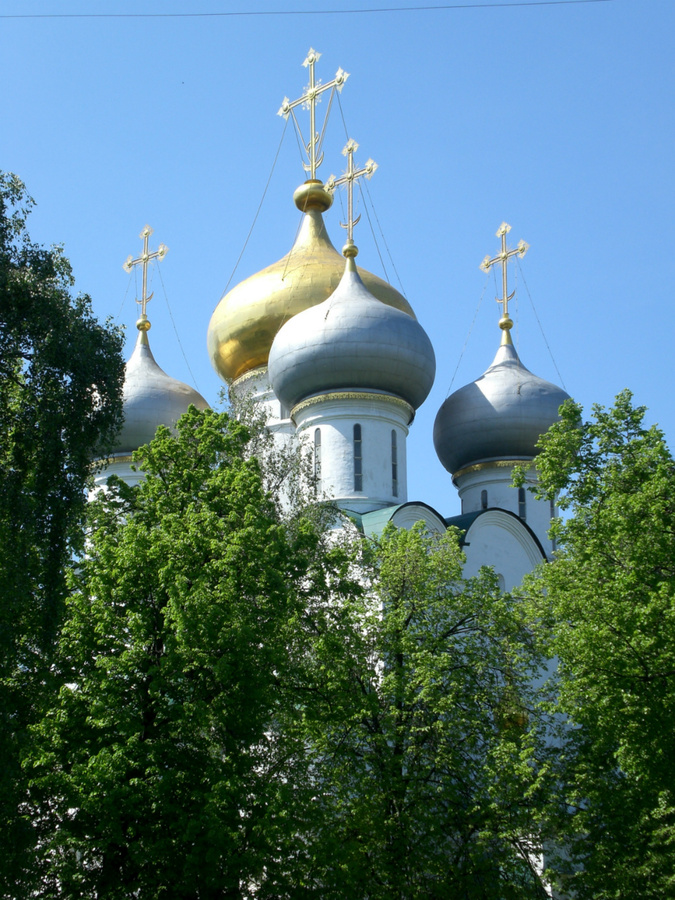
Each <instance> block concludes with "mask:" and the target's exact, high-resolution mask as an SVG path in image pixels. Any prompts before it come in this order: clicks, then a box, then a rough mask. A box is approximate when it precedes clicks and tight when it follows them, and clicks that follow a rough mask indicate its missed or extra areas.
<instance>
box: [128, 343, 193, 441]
mask: <svg viewBox="0 0 675 900" xmlns="http://www.w3.org/2000/svg"><path fill="white" fill-rule="evenodd" d="M190 404H193V405H194V406H196V407H197V409H208V408H209V405H208V403H207V402H206V400H205V399H204V398H203V397H202V395H201V394H200V393H199V392H198V391H196V390H194V388H191V387H190V386H189V385H187V384H183V382H182V381H176V379H175V378H171V377H169V375H167V374H166V372H164V371H163V370H162V369H160V367H159V366H158V365H157V363H156V362H155V358H154V356H153V355H152V350H151V349H150V344H149V342H148V335H147V331H139V334H138V339H137V341H136V346H135V347H134V352H133V353H132V354H131V358H130V359H129V362H128V363H127V366H126V375H125V378H124V425H123V427H122V431H121V432H120V435H119V437H118V439H117V442H116V445H115V449H114V451H113V453H114V454H117V455H119V454H130V453H133V451H134V450H137V449H138V448H139V447H141V446H142V445H143V444H147V443H148V442H149V441H151V440H152V439H153V438H154V436H155V432H156V431H157V428H158V426H159V425H166V426H167V427H169V428H171V427H172V426H173V425H175V424H176V422H177V421H178V419H179V418H180V417H181V416H182V415H183V413H185V412H187V409H188V406H190Z"/></svg>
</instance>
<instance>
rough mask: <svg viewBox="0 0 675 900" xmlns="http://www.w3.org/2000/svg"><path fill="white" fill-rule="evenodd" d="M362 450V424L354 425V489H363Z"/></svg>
mask: <svg viewBox="0 0 675 900" xmlns="http://www.w3.org/2000/svg"><path fill="white" fill-rule="evenodd" d="M361 454H362V450H361V426H360V425H355V426H354V490H355V491H362V490H363V457H362V455H361Z"/></svg>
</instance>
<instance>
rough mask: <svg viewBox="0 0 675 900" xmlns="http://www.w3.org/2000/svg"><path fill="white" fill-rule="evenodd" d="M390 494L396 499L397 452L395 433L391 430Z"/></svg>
mask: <svg viewBox="0 0 675 900" xmlns="http://www.w3.org/2000/svg"><path fill="white" fill-rule="evenodd" d="M391 493H392V495H393V496H394V497H398V452H397V449H396V432H395V431H394V429H393V428H392V430H391Z"/></svg>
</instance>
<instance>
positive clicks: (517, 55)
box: [0, 0, 675, 515]
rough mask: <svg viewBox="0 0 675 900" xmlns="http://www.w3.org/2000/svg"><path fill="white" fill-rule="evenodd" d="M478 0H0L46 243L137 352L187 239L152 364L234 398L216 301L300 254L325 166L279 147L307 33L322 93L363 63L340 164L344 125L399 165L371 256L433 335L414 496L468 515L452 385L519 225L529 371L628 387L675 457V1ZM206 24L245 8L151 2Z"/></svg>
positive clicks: (360, 156)
mask: <svg viewBox="0 0 675 900" xmlns="http://www.w3.org/2000/svg"><path fill="white" fill-rule="evenodd" d="M465 4H466V7H467V8H455V9H449V8H446V9H430V8H428V7H430V6H433V5H434V4H433V2H426V0H425V2H424V3H421V2H416V0H402V2H401V0H388V2H387V3H380V2H377V0H376V2H374V3H368V4H365V3H361V2H358V3H356V2H349V3H348V4H346V8H350V9H366V7H367V6H368V7H369V8H371V9H374V8H375V7H379V8H384V7H385V6H386V7H387V8H388V9H389V10H390V11H388V12H374V11H373V12H352V13H343V14H338V13H335V12H334V13H326V14H323V13H321V12H320V11H321V10H335V9H337V4H336V3H335V2H333V0H314V2H313V3H310V2H306V0H290V2H288V3H279V2H276V0H264V2H261V3H260V4H258V3H257V2H256V0H253V2H248V3H244V2H243V0H239V2H229V3H224V2H216V0H193V2H192V3H190V4H189V3H188V2H187V0H180V2H179V0H161V2H159V0H137V2H135V3H133V4H132V3H131V2H129V0H106V2H91V0H60V2H56V0H54V2H47V0H4V2H2V3H0V72H1V75H2V83H3V84H4V86H5V87H4V90H3V92H2V100H1V103H2V122H3V127H2V131H1V132H0V168H2V169H4V170H8V171H14V172H16V173H17V174H18V175H19V176H20V177H21V178H22V179H23V180H24V181H25V182H26V184H27V186H28V189H29V191H30V193H31V194H32V195H33V197H34V198H35V199H36V201H37V208H36V210H35V212H34V213H33V215H32V216H31V220H30V228H31V232H32V235H33V237H34V238H35V239H36V240H39V241H40V242H43V243H47V244H51V243H62V244H63V245H64V246H65V252H66V254H67V256H68V257H69V258H70V260H71V262H72V265H73V269H74V274H75V278H76V286H77V289H78V290H79V291H82V292H86V293H88V294H90V295H91V296H92V298H93V302H94V308H95V310H96V312H97V314H98V315H99V316H101V317H106V316H112V317H113V318H115V319H117V320H118V321H120V322H121V323H123V324H125V325H126V326H127V333H128V336H129V341H133V339H134V337H135V329H134V322H135V320H136V317H137V310H136V307H135V304H134V298H135V292H136V281H135V278H134V276H128V275H127V274H126V273H125V272H124V271H123V269H122V263H123V262H124V260H125V259H126V258H127V256H128V255H129V254H130V253H131V254H134V255H137V254H138V252H139V251H140V249H141V241H140V239H139V238H138V234H139V232H140V231H141V228H142V227H143V226H144V225H145V224H146V222H147V223H149V224H150V225H151V226H152V227H153V228H154V230H155V234H154V235H153V238H152V240H151V247H156V246H157V244H158V243H159V242H163V243H165V244H167V245H168V247H169V254H168V255H167V257H166V259H165V260H164V262H163V263H162V264H161V281H160V279H159V277H158V275H157V272H155V273H154V278H153V283H152V287H153V288H154V290H155V298H154V299H153V301H152V303H151V304H150V306H149V308H148V315H149V317H150V319H151V321H152V331H151V333H150V338H151V344H152V347H153V351H154V353H155V357H156V358H157V361H158V362H159V364H160V365H161V366H162V367H163V368H164V369H165V370H166V371H168V372H169V374H171V375H173V376H174V377H177V378H180V379H182V380H184V381H188V382H191V383H196V385H197V387H198V389H199V390H200V391H201V392H202V393H203V394H204V396H205V397H206V398H207V399H208V400H209V401H210V402H213V403H215V402H216V399H217V396H218V391H219V387H220V382H219V380H218V378H217V376H216V375H215V373H214V372H213V371H212V369H211V366H210V363H209V361H208V358H207V355H206V349H205V341H206V329H207V326H208V322H209V319H210V317H211V313H212V311H213V309H214V308H215V306H216V304H217V302H218V300H219V298H220V296H221V295H222V293H223V291H224V289H225V287H226V286H227V285H228V283H230V282H231V285H230V286H232V285H234V284H235V283H236V282H237V281H239V280H242V279H243V278H245V277H247V276H248V275H250V274H252V273H253V272H255V271H257V270H259V269H261V268H262V267H264V266H265V265H268V264H269V263H271V262H274V261H275V260H277V259H279V258H280V257H281V256H283V255H284V254H285V253H286V252H287V251H288V249H289V248H290V246H291V244H292V242H293V239H294V236H295V232H296V229H297V226H298V219H299V213H298V211H297V210H296V209H295V207H294V205H293V202H292V193H293V190H294V188H295V187H296V186H297V185H298V184H300V183H301V181H302V180H303V179H304V173H303V170H302V166H301V161H300V156H299V152H298V148H297V142H296V140H295V138H294V136H293V134H292V131H291V129H290V128H289V129H288V130H287V131H286V134H285V137H284V140H283V143H282V144H281V148H280V150H279V144H280V141H281V138H282V134H283V132H284V122H283V120H282V119H281V118H280V117H278V116H277V115H276V112H277V110H278V108H279V106H280V104H281V101H282V100H283V98H284V96H288V97H290V98H291V99H294V98H295V97H297V96H299V94H300V93H301V92H302V90H303V89H304V87H305V85H306V83H307V71H306V69H304V68H303V67H302V62H303V60H304V59H305V56H306V54H307V51H308V49H309V48H310V47H314V48H315V49H316V50H318V51H320V52H321V54H322V56H321V59H320V61H319V63H318V66H317V75H318V77H319V78H321V79H322V80H323V81H328V80H330V79H331V78H333V76H334V75H335V72H336V70H337V69H338V67H342V68H343V69H345V70H346V71H347V72H349V73H350V78H349V80H348V82H347V84H346V86H345V88H344V90H343V92H342V95H341V98H340V100H341V107H340V108H335V107H334V109H333V113H332V116H331V120H330V123H329V126H328V129H327V133H326V140H325V144H324V149H325V162H324V164H323V166H322V167H321V169H320V170H319V175H320V176H321V177H323V178H324V179H326V178H327V177H328V176H329V175H330V174H336V175H339V174H341V173H342V172H343V171H344V167H345V161H344V158H343V156H342V155H341V152H340V151H341V149H342V147H343V146H344V144H345V141H346V137H347V135H348V136H349V137H352V138H354V139H355V140H356V141H358V143H359V144H360V150H359V152H358V153H357V155H356V158H355V159H356V162H357V164H361V165H362V164H363V163H364V162H365V161H366V159H367V158H368V157H372V158H373V159H375V160H376V161H377V163H378V164H379V168H378V170H377V172H376V173H375V175H374V176H373V178H372V180H371V181H370V182H368V195H367V196H368V198H369V202H370V205H369V207H368V209H369V212H370V216H368V215H366V214H365V210H364V208H363V207H359V208H358V209H357V212H364V215H363V216H362V220H361V224H360V225H359V226H358V227H357V229H356V232H355V240H356V243H357V244H358V246H359V248H360V255H359V263H360V264H362V265H363V266H364V267H365V268H368V269H370V270H371V271H374V272H376V273H378V274H380V275H382V276H383V277H386V278H388V280H389V281H391V282H392V283H393V284H395V285H396V286H397V287H398V288H399V289H401V290H403V292H404V293H405V295H406V296H407V298H408V300H409V301H410V303H411V304H412V306H413V308H414V309H415V311H416V313H417V316H418V318H419V320H420V322H421V323H422V325H423V326H424V327H425V329H426V330H427V332H428V333H429V335H430V337H431V339H432V341H433V343H434V347H435V350H436V356H437V375H436V383H435V386H434V389H433V391H432V393H431V395H430V397H429V399H428V400H427V402H426V403H425V405H424V406H423V407H422V408H421V409H420V411H419V412H418V415H417V418H416V420H415V422H414V424H413V426H412V429H411V435H410V438H409V445H408V453H409V463H408V480H409V497H410V499H420V500H423V501H425V502H427V503H430V504H431V505H432V506H434V507H436V508H437V509H439V510H440V511H441V512H443V513H445V514H447V515H450V514H453V513H455V512H457V511H458V504H457V501H456V499H455V491H454V489H453V487H452V483H451V480H450V476H449V475H448V474H447V473H446V472H445V470H444V469H442V467H441V466H440V463H438V461H437V459H436V456H435V453H434V450H433V444H432V437H431V435H432V428H433V421H434V418H435V415H436V412H437V410H438V408H439V406H440V405H441V403H442V402H443V400H444V398H445V397H446V395H447V393H448V391H449V390H450V388H451V385H452V389H453V390H454V389H456V388H458V387H460V386H461V385H462V384H464V383H466V382H468V381H471V380H473V379H474V378H476V377H477V376H478V375H480V374H481V373H482V372H483V371H484V370H485V369H486V368H487V366H488V365H489V363H490V362H491V360H492V357H493V355H494V353H495V351H496V348H497V345H498V341H499V330H498V327H497V321H498V318H499V307H498V306H497V304H496V303H495V302H494V297H495V296H496V289H495V284H494V280H493V277H492V275H490V276H488V278H487V279H486V276H485V275H484V274H483V273H482V272H481V271H480V269H479V264H480V262H481V260H482V259H483V257H484V256H485V255H486V254H494V253H495V252H496V251H497V249H498V239H497V238H496V237H495V232H496V230H497V227H498V226H499V224H500V223H501V222H502V221H503V220H506V221H507V222H510V223H511V225H512V226H513V230H512V232H511V234H510V236H509V237H510V239H511V245H513V246H515V244H516V243H517V242H518V240H519V239H521V238H523V239H524V240H526V241H527V242H528V243H529V244H530V245H531V249H530V250H529V252H528V254H527V256H526V257H525V259H524V260H523V261H522V262H521V264H520V266H521V271H518V272H517V273H515V272H511V273H510V275H509V278H510V286H515V287H516V288H517V297H516V299H515V301H514V302H513V303H512V306H511V311H512V315H513V318H514V319H515V321H516V325H515V327H514V332H513V335H514V340H515V342H516V345H517V347H518V350H519V352H520V355H521V358H522V360H523V362H524V363H525V365H527V366H528V368H530V369H531V370H532V371H534V372H536V373H537V374H538V375H540V376H542V377H544V378H547V379H549V380H551V381H555V382H557V383H560V382H561V378H562V381H563V383H564V385H565V387H566V389H567V391H568V392H569V393H570V394H571V395H572V396H574V397H575V398H576V399H577V400H579V401H580V402H581V403H583V404H584V406H585V407H586V408H588V407H590V405H591V404H592V403H594V402H599V403H602V404H605V405H606V404H610V403H611V402H612V400H613V397H614V396H615V394H616V393H618V392H619V391H620V390H621V389H623V388H624V387H629V388H630V389H631V390H633V392H634V394H635V397H636V400H637V402H639V403H642V404H645V405H647V406H648V407H649V415H648V421H649V422H650V423H651V422H658V423H659V424H660V425H661V427H662V428H663V429H664V430H665V432H666V435H667V436H668V438H669V440H670V443H671V446H672V443H673V438H674V437H675V405H674V404H673V396H672V394H673V387H672V386H673V380H674V379H673V374H672V364H671V346H672V332H673V305H674V301H673V297H672V287H671V286H670V285H669V284H668V280H667V275H668V272H669V271H671V270H672V254H673V250H674V248H675V240H674V238H675V227H674V224H675V203H674V202H673V201H674V199H675V190H674V187H675V176H674V174H673V173H674V171H675V166H674V164H673V149H674V140H673V138H674V131H675V128H674V124H673V108H674V99H675V98H674V87H675V71H674V65H673V49H674V41H675V39H674V35H675V3H674V2H673V0H608V2H594V3H560V4H548V5H538V6H533V5H528V6H525V5H509V4H508V2H507V3H506V4H505V5H504V6H501V7H498V6H492V7H488V6H485V5H481V3H479V2H476V3H474V2H472V0H465ZM438 5H439V6H440V5H441V4H438ZM446 5H450V4H446ZM404 6H405V7H417V8H416V9H406V10H402V9H400V7H404ZM394 7H399V9H394ZM422 7H427V8H422ZM288 11H291V13H290V14H289V13H288ZM195 12H200V13H229V15H218V16H214V15H204V16H193V17H186V16H176V17H171V16H164V17H144V16H142V15H139V13H155V14H157V13H195ZM79 13H90V14H91V13H98V14H101V16H102V17H99V18H80V17H76V14H79ZM234 13H249V14H248V15H235V14H234ZM250 13H256V14H254V15H251V14H250ZM257 13H261V14H257ZM263 13H264V14H263ZM47 14H60V15H61V17H60V18H46V17H45V18H43V17H40V16H45V15H47ZM64 14H70V15H66V17H64ZM103 14H106V15H105V16H103ZM110 14H120V15H119V16H114V17H109V16H110ZM124 14H126V15H124ZM129 14H131V15H129ZM15 15H16V16H19V15H21V16H24V18H14V17H12V16H15ZM27 16H32V17H27ZM323 109H325V104H324V105H323V107H322V106H320V107H319V110H320V112H322V111H323ZM343 118H344V122H343ZM278 150H279V153H278V157H277V161H276V165H275V166H274V170H273V171H272V168H273V163H274V160H275V156H276V155H277V151H278ZM270 172H272V174H271V178H270ZM268 179H269V187H268V189H267V193H266V196H265V199H264V202H263V204H262V208H261V209H260V213H259V215H258V218H257V222H256V225H255V228H254V229H253V232H252V234H251V237H250V239H249V241H248V244H247V246H246V248H245V250H244V252H243V255H242V256H241V260H240V262H239V264H238V267H237V269H236V272H235V274H234V277H233V278H232V274H233V271H234V270H235V266H236V264H237V261H238V259H239V257H240V255H241V254H242V248H243V247H244V244H245V242H246V238H247V235H248V234H249V230H250V228H251V225H252V223H253V220H254V218H255V216H256V212H257V210H258V208H259V206H260V203H261V199H262V197H263V193H264V191H265V186H266V185H267V183H268ZM369 218H370V220H371V221H372V222H373V223H374V231H375V235H374V236H373V234H372V233H371V229H370V227H369V224H368V220H369ZM340 220H343V221H344V214H343V213H342V212H341V209H340V203H339V202H336V203H335V204H334V206H333V208H332V209H331V210H330V212H329V213H327V214H326V224H327V227H328V230H329V233H330V234H331V237H332V239H333V243H334V244H335V245H336V246H337V247H338V248H339V247H341V246H342V243H343V239H344V232H343V230H342V229H341V228H340V227H339V222H340ZM381 259H382V261H383V263H384V268H383V264H382V262H381ZM165 292H166V297H167V298H168V304H169V307H170V311H169V309H167V303H166V300H165ZM481 296H482V298H483V299H482V302H481V303H480V307H479V301H480V299H481ZM539 323H540V324H541V328H542V329H543V335H542V330H541V329H540V324H539ZM174 324H175V331H174ZM177 335H178V336H177ZM128 352H130V348H128ZM183 353H184V354H185V357H186V358H187V360H188V361H189V367H188V364H187V363H186V361H185V359H184V357H183ZM556 366H557V369H556ZM455 372H456V374H455ZM558 372H559V373H560V375H559V374H558ZM193 377H194V381H193ZM453 377H454V382H453Z"/></svg>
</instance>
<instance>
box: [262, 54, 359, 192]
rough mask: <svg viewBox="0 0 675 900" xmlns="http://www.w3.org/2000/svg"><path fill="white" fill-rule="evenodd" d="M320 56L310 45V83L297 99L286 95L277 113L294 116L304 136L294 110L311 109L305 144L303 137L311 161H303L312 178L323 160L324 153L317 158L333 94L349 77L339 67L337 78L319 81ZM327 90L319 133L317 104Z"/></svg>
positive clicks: (286, 117)
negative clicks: (316, 69) (316, 73)
mask: <svg viewBox="0 0 675 900" xmlns="http://www.w3.org/2000/svg"><path fill="white" fill-rule="evenodd" d="M320 56H321V54H320V53H317V52H316V50H313V49H312V48H311V47H310V50H309V53H308V54H307V59H306V60H305V61H304V63H303V66H304V67H305V68H309V84H308V85H307V87H306V88H305V93H304V94H303V95H302V97H298V99H297V100H293V101H292V102H291V101H290V100H289V99H288V97H284V100H283V103H282V104H281V107H280V109H279V112H278V113H277V115H280V116H283V117H284V119H288V117H289V115H291V116H293V122H294V123H295V127H296V128H297V129H298V133H299V135H300V137H301V138H302V131H301V129H300V126H299V125H298V120H297V119H296V118H295V113H294V112H293V110H294V109H295V107H296V106H304V107H306V108H308V109H309V141H308V142H307V143H306V144H305V140H304V138H302V142H303V145H304V147H305V150H306V152H307V155H308V158H309V163H304V162H303V164H302V165H303V166H304V169H305V171H306V172H308V173H309V177H310V178H311V179H316V170H317V169H318V167H319V166H320V165H321V163H322V161H323V153H321V154H320V156H319V158H318V159H317V152H318V151H319V150H320V149H321V144H322V142H323V136H324V132H325V130H326V123H327V122H328V114H329V113H330V104H331V103H332V102H333V94H334V92H335V90H338V91H341V90H342V87H343V85H344V83H345V81H346V80H347V79H348V78H349V73H348V72H343V70H342V69H338V70H337V72H336V74H335V78H334V79H333V80H332V81H329V82H328V83H327V84H321V81H317V80H316V78H315V74H314V66H315V65H316V63H317V61H318V59H319V57H320ZM327 90H330V91H331V96H330V103H329V105H328V109H327V110H326V118H325V119H324V123H323V128H322V129H321V134H320V135H319V134H317V132H316V104H317V103H318V102H319V99H320V96H321V94H323V92H324V91H327Z"/></svg>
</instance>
